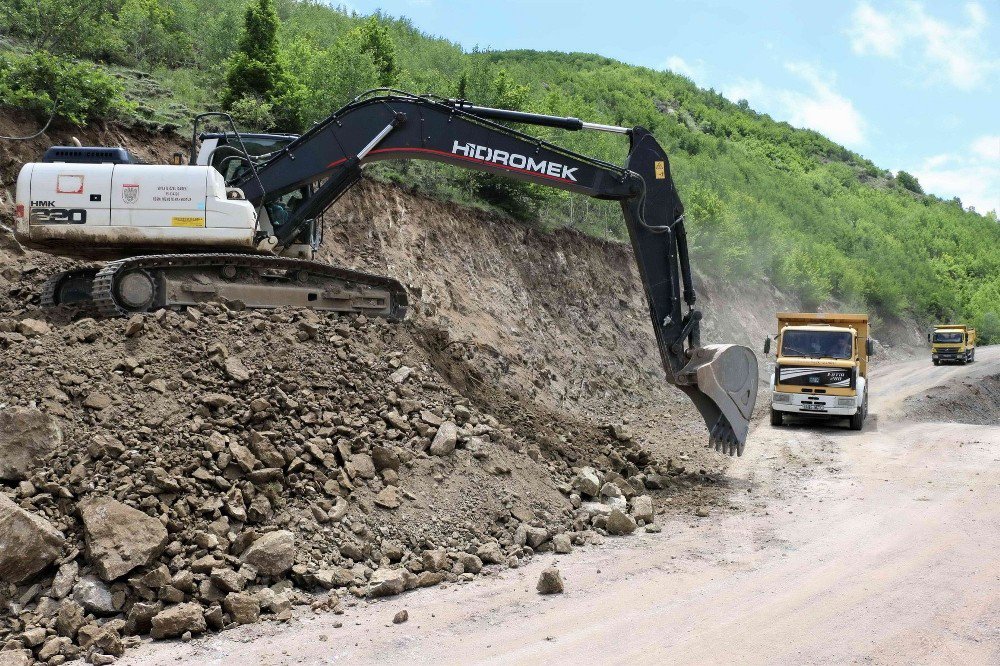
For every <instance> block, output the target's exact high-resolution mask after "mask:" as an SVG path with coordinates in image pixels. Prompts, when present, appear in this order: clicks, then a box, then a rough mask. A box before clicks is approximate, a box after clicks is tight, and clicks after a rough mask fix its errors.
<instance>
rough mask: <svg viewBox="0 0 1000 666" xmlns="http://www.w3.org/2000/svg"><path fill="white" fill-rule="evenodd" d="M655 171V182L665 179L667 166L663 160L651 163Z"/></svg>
mask: <svg viewBox="0 0 1000 666" xmlns="http://www.w3.org/2000/svg"><path fill="white" fill-rule="evenodd" d="M653 166H654V168H655V169H656V180H664V179H665V178H666V177H667V164H666V162H664V161H663V160H656V161H655V162H653Z"/></svg>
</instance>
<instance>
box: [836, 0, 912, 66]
mask: <svg viewBox="0 0 1000 666" xmlns="http://www.w3.org/2000/svg"><path fill="white" fill-rule="evenodd" d="M851 21H852V23H851V29H850V30H849V31H848V35H849V36H850V38H851V48H853V49H854V52H855V53H859V54H861V55H865V54H868V53H874V54H875V55H879V56H882V57H884V58H890V57H894V56H896V55H897V54H898V53H899V49H900V47H901V46H902V45H903V40H904V37H903V34H902V31H901V30H900V29H899V27H898V26H896V25H895V24H893V22H892V20H891V18H890V17H889V16H888V15H887V14H881V13H879V12H878V11H876V10H875V9H874V8H873V7H872V6H871V5H869V4H868V3H867V2H862V3H861V4H859V5H858V6H857V8H856V9H855V10H854V14H853V15H852V16H851Z"/></svg>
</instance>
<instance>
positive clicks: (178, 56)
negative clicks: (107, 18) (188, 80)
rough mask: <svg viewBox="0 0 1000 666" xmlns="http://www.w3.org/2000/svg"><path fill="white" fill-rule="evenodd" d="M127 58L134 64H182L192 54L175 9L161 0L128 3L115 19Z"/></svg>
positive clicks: (127, 1)
mask: <svg viewBox="0 0 1000 666" xmlns="http://www.w3.org/2000/svg"><path fill="white" fill-rule="evenodd" d="M115 28H116V30H117V32H118V34H119V36H120V39H121V41H122V50H123V54H124V56H125V58H126V59H127V60H128V61H129V62H132V63H149V64H157V63H161V62H167V63H171V64H179V63H181V62H183V59H184V56H185V54H188V53H190V50H191V42H190V38H189V37H188V36H187V35H185V34H184V33H182V32H181V31H180V29H179V28H180V26H179V24H178V20H177V16H176V13H175V11H174V7H173V6H171V4H169V3H167V2H163V1H161V0H125V1H124V3H122V5H121V8H120V9H119V10H118V15H117V17H116V19H115Z"/></svg>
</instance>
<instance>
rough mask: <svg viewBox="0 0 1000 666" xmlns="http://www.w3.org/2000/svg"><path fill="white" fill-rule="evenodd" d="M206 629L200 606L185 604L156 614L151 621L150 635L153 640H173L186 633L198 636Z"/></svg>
mask: <svg viewBox="0 0 1000 666" xmlns="http://www.w3.org/2000/svg"><path fill="white" fill-rule="evenodd" d="M207 628H208V625H207V624H206V623H205V614H204V612H203V611H202V609H201V605H199V604H196V603H186V604H178V605H176V606H171V607H170V608H167V609H166V610H164V611H161V612H159V613H157V614H156V615H155V616H154V617H153V619H152V622H151V631H150V633H151V635H152V636H153V638H175V637H177V636H180V635H181V634H183V633H185V632H188V631H190V632H191V633H192V634H200V633H202V632H204V631H205V629H207Z"/></svg>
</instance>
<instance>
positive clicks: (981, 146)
mask: <svg viewBox="0 0 1000 666" xmlns="http://www.w3.org/2000/svg"><path fill="white" fill-rule="evenodd" d="M972 152H973V153H974V154H976V155H977V156H978V157H981V158H982V159H984V160H986V161H991V160H992V161H993V162H1000V135H996V134H994V135H992V136H989V135H987V136H981V137H979V138H978V139H976V140H974V141H973V142H972Z"/></svg>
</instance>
